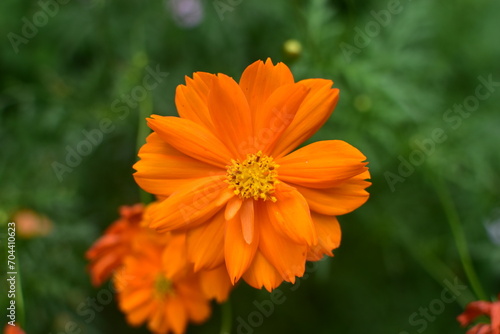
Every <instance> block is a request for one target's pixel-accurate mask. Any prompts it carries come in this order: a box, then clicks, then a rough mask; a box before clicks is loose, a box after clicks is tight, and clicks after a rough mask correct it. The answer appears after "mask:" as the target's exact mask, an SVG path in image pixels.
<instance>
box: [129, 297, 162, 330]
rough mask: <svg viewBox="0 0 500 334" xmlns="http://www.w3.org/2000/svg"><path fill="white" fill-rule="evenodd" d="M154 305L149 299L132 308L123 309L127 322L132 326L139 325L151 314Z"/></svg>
mask: <svg viewBox="0 0 500 334" xmlns="http://www.w3.org/2000/svg"><path fill="white" fill-rule="evenodd" d="M154 307H155V304H154V303H151V301H149V302H147V303H144V304H143V305H141V307H138V308H136V309H134V310H131V311H125V312H127V321H128V323H129V324H131V325H132V326H139V325H140V324H142V323H143V322H145V321H146V320H147V319H148V318H149V317H150V316H151V314H152V313H153V312H154Z"/></svg>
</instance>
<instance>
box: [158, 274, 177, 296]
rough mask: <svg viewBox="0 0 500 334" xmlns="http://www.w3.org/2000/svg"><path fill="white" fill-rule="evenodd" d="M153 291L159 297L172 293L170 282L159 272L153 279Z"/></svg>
mask: <svg viewBox="0 0 500 334" xmlns="http://www.w3.org/2000/svg"><path fill="white" fill-rule="evenodd" d="M155 292H156V294H157V295H158V297H160V298H164V297H165V295H167V294H169V293H173V290H172V282H170V280H168V279H167V278H166V277H165V276H164V275H163V274H159V275H158V277H156V280H155Z"/></svg>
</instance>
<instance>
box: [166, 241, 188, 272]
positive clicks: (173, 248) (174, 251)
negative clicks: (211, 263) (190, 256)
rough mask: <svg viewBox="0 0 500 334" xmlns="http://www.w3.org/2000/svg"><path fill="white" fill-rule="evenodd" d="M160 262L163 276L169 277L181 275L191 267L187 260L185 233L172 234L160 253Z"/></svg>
mask: <svg viewBox="0 0 500 334" xmlns="http://www.w3.org/2000/svg"><path fill="white" fill-rule="evenodd" d="M162 264H163V270H164V272H165V276H167V277H168V278H169V279H173V278H175V277H179V276H183V275H185V274H186V272H187V270H188V269H190V268H191V267H190V266H189V262H188V260H187V253H186V234H185V233H176V234H172V236H171V238H170V240H169V242H168V243H167V245H166V246H165V249H164V250H163V253H162Z"/></svg>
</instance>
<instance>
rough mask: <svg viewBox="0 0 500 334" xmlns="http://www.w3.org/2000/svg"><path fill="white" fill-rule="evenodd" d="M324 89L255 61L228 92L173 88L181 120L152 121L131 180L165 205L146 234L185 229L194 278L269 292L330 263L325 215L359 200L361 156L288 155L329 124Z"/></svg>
mask: <svg viewBox="0 0 500 334" xmlns="http://www.w3.org/2000/svg"><path fill="white" fill-rule="evenodd" d="M332 84H333V82H332V81H330V80H324V79H308V80H302V81H299V82H295V81H294V78H293V76H292V73H291V72H290V70H289V69H288V67H287V66H286V65H284V64H282V63H279V64H277V65H273V64H272V62H271V60H267V61H266V62H265V63H264V62H262V61H257V62H255V63H253V64H252V65H250V66H249V67H248V68H247V69H246V70H245V71H244V72H243V74H242V76H241V79H240V81H239V83H237V82H236V81H234V80H233V79H232V78H230V77H228V76H226V75H224V74H218V75H213V74H209V73H202V72H198V73H195V74H194V75H193V79H191V78H188V77H187V78H186V85H180V86H179V87H178V88H177V92H176V98H175V102H176V105H177V110H178V112H179V115H180V117H162V116H158V115H153V116H151V118H149V119H148V125H149V126H150V127H151V129H153V130H154V132H153V133H152V134H151V135H150V136H149V137H148V138H147V143H146V144H145V145H144V146H143V147H142V148H141V150H140V152H139V157H140V158H141V160H140V161H139V162H138V163H136V164H135V166H134V168H135V169H136V171H137V172H136V173H135V174H134V177H135V179H136V181H137V183H138V184H139V185H140V186H141V187H142V188H143V189H144V190H146V191H148V192H150V193H153V194H155V195H157V196H160V197H163V198H166V199H164V200H163V201H162V202H161V203H159V204H158V205H157V206H156V208H154V210H151V223H150V227H152V228H155V229H157V230H159V231H170V230H185V231H186V233H187V251H188V254H187V255H188V258H189V260H190V261H192V262H193V263H194V267H195V270H200V269H212V268H216V267H218V266H220V265H221V264H223V263H224V262H225V265H226V267H227V271H228V273H229V276H230V279H231V282H232V283H233V284H234V283H235V282H236V281H238V280H239V279H240V278H241V277H243V279H245V280H246V281H247V282H248V283H249V284H250V285H252V286H254V287H257V288H261V287H262V286H264V287H265V288H267V289H268V290H271V289H273V288H275V287H277V286H278V285H279V284H280V283H281V282H282V281H283V280H286V281H290V282H294V281H295V277H296V276H299V277H300V276H302V275H303V273H304V270H305V261H306V259H310V260H318V259H319V258H321V257H322V256H323V255H325V254H326V255H330V256H331V255H332V253H331V251H332V249H334V248H336V247H338V245H339V242H340V228H339V224H338V221H337V219H336V218H335V216H337V215H342V214H346V213H348V212H351V211H352V210H354V209H356V208H358V207H359V206H360V205H362V204H363V203H364V202H365V201H366V200H367V199H368V193H367V192H366V191H365V188H366V187H368V186H369V185H370V183H369V182H367V181H365V179H368V178H369V177H370V174H369V173H368V170H367V167H366V162H363V161H364V160H365V159H366V158H365V156H364V155H363V154H362V153H361V152H360V151H358V150H357V149H356V148H354V147H352V146H351V145H349V144H347V143H345V142H343V141H340V140H328V141H322V142H316V143H313V144H310V145H308V146H306V147H303V148H300V149H298V150H296V151H294V152H292V151H293V150H294V149H295V148H296V147H297V146H298V145H300V144H301V143H302V142H304V141H305V140H307V139H308V138H310V137H311V136H312V135H313V134H314V133H315V132H316V131H317V130H318V129H319V128H320V127H321V126H322V125H323V124H324V123H325V122H326V120H327V119H328V118H329V116H330V114H331V113H332V111H333V109H334V107H335V105H336V104H337V100H338V94H339V90H338V89H332V88H331V86H332Z"/></svg>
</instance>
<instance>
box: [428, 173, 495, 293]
mask: <svg viewBox="0 0 500 334" xmlns="http://www.w3.org/2000/svg"><path fill="white" fill-rule="evenodd" d="M433 183H434V184H435V185H436V192H437V195H438V197H439V199H440V201H441V204H442V205H443V208H444V212H445V214H446V218H447V220H448V223H449V225H450V228H451V232H452V234H453V238H454V239H455V244H456V246H457V250H458V254H459V256H460V260H461V262H462V266H463V267H464V271H465V274H466V276H467V279H468V280H469V283H470V285H471V287H472V290H473V291H474V293H475V294H476V297H477V298H478V299H482V300H487V298H486V294H485V293H484V290H483V288H482V286H481V283H480V282H479V279H478V277H477V274H476V271H475V270H474V266H473V265H472V259H471V256H470V253H469V248H468V246H467V239H466V238H465V232H464V230H463V227H462V223H461V222H460V216H459V215H458V212H457V209H456V207H455V204H454V203H453V199H452V198H451V195H450V193H449V191H448V189H447V188H446V185H445V184H444V181H443V180H442V179H441V178H440V179H439V180H437V182H433Z"/></svg>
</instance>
